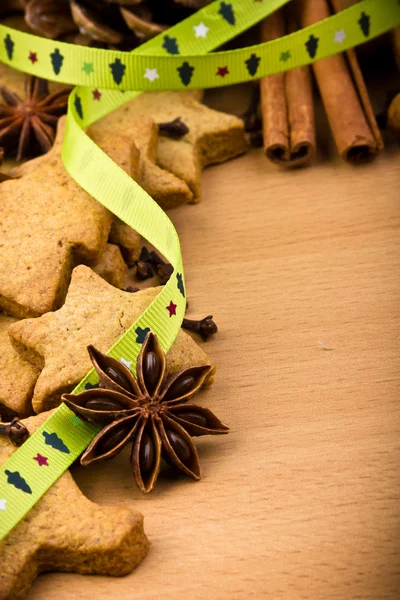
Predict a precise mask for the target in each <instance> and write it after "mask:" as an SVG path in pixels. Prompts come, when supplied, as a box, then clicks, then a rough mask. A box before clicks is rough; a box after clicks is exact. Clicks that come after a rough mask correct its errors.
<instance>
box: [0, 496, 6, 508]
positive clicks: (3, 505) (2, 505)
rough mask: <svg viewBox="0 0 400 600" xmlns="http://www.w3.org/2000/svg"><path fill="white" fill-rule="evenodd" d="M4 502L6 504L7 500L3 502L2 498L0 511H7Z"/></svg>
mask: <svg viewBox="0 0 400 600" xmlns="http://www.w3.org/2000/svg"><path fill="white" fill-rule="evenodd" d="M6 502H7V500H4V499H3V498H2V499H0V510H7V509H6Z"/></svg>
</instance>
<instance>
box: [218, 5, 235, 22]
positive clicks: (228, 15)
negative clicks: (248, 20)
mask: <svg viewBox="0 0 400 600" xmlns="http://www.w3.org/2000/svg"><path fill="white" fill-rule="evenodd" d="M218 13H219V14H220V15H221V17H222V18H223V19H225V21H226V22H227V23H229V25H235V24H236V18H235V13H234V11H233V6H232V4H229V3H227V2H221V4H220V7H219V11H218Z"/></svg>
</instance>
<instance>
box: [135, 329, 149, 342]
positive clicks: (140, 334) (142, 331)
mask: <svg viewBox="0 0 400 600" xmlns="http://www.w3.org/2000/svg"><path fill="white" fill-rule="evenodd" d="M149 332H150V327H145V328H144V329H142V328H141V327H136V329H135V333H136V334H137V338H136V343H137V344H143V342H144V340H145V337H146V335H147V334H148V333H149Z"/></svg>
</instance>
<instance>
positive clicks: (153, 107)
mask: <svg viewBox="0 0 400 600" xmlns="http://www.w3.org/2000/svg"><path fill="white" fill-rule="evenodd" d="M197 98H198V94H193V93H191V94H189V93H187V92H147V93H144V94H140V95H139V96H137V97H136V98H134V99H133V100H130V101H129V102H128V103H127V104H124V105H123V106H121V107H120V108H118V109H117V110H115V111H113V112H112V113H110V114H109V115H107V116H105V117H103V118H102V119H100V120H99V121H98V122H97V123H96V124H95V125H94V126H93V127H95V128H96V129H97V130H99V129H104V130H106V131H113V132H114V133H122V132H123V133H125V134H129V132H130V128H131V127H132V128H134V125H133V124H134V122H135V120H136V119H137V118H139V117H140V118H143V117H145V116H147V117H151V118H152V119H153V120H154V121H155V122H156V123H161V122H168V121H172V120H174V119H175V118H176V117H181V119H182V121H183V122H184V123H185V124H186V125H187V126H188V128H189V132H188V133H187V135H185V136H184V137H183V138H181V139H178V140H176V139H171V138H169V137H164V136H160V137H159V141H158V149H157V164H158V165H159V166H160V167H162V168H163V169H166V170H167V171H170V172H171V173H174V175H176V176H177V177H178V178H179V179H183V180H184V181H185V182H186V183H187V184H188V186H189V188H190V189H191V191H192V193H193V198H192V199H191V200H190V201H191V202H197V201H198V200H199V196H200V176H201V169H202V168H203V167H205V166H207V165H210V164H213V163H219V162H223V161H225V160H228V159H230V158H233V157H235V156H237V155H239V154H242V153H243V152H245V150H246V148H247V143H246V140H245V136H244V126H243V121H242V120H241V119H238V118H237V117H234V116H232V115H228V114H225V113H222V112H218V111H216V110H212V109H211V108H208V107H207V106H204V105H203V104H201V103H200V102H199V101H198V99H197ZM133 135H134V131H132V137H133Z"/></svg>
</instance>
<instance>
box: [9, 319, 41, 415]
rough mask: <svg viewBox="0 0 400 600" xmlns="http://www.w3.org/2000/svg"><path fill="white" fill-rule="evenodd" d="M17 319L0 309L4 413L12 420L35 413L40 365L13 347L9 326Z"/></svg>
mask: <svg viewBox="0 0 400 600" xmlns="http://www.w3.org/2000/svg"><path fill="white" fill-rule="evenodd" d="M16 321H17V319H14V318H13V317H7V316H6V315H3V314H1V313H0V415H1V416H2V418H3V419H4V420H10V419H11V418H12V417H15V416H16V415H18V416H19V417H27V416H28V415H30V414H32V403H31V399H32V395H33V388H34V386H35V383H36V380H37V378H38V377H39V373H40V371H39V369H38V368H37V367H35V366H34V365H32V364H31V363H30V362H28V361H26V360H24V359H23V358H22V356H20V355H19V354H18V352H17V351H16V350H15V348H13V346H12V344H11V341H10V338H9V335H8V328H9V327H10V325H12V324H13V323H15V322H16Z"/></svg>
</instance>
